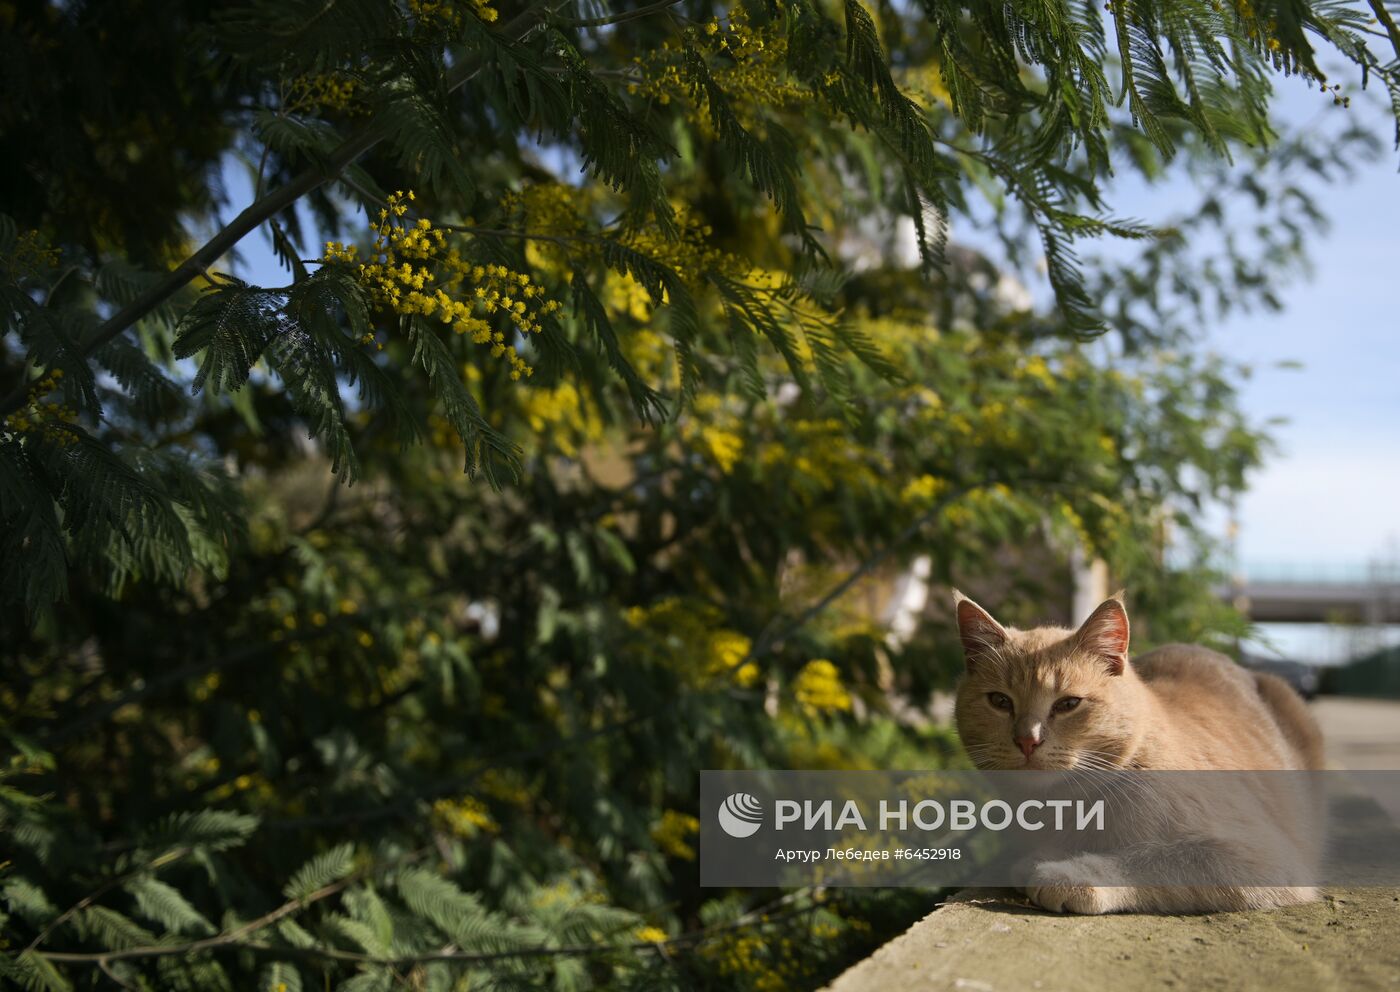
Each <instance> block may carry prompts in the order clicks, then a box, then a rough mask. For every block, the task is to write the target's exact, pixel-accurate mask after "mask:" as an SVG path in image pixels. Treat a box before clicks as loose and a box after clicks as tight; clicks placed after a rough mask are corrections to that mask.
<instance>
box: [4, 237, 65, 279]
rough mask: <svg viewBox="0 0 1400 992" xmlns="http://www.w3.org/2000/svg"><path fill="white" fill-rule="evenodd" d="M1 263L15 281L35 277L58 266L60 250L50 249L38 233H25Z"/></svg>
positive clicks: (18, 238) (16, 240) (17, 239)
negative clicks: (24, 277)
mask: <svg viewBox="0 0 1400 992" xmlns="http://www.w3.org/2000/svg"><path fill="white" fill-rule="evenodd" d="M0 262H2V263H3V265H4V267H5V269H7V270H8V271H9V274H10V276H11V277H12V278H14V279H19V278H21V277H23V276H34V275H38V274H39V273H40V272H42V271H43V270H45V269H52V268H53V267H54V266H56V265H58V249H57V248H50V247H49V245H48V243H47V242H46V241H45V240H44V237H43V235H41V234H40V233H39V232H38V231H25V232H23V233H22V234H20V236H19V237H17V238H16V239H15V244H14V247H13V248H11V249H10V252H9V254H8V255H6V256H5V257H4V258H3V259H0Z"/></svg>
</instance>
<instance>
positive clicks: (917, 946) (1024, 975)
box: [827, 889, 1400, 992]
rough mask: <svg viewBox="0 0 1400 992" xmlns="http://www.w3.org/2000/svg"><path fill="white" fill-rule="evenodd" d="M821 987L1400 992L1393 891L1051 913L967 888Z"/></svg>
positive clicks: (855, 991) (1013, 896)
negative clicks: (1221, 907)
mask: <svg viewBox="0 0 1400 992" xmlns="http://www.w3.org/2000/svg"><path fill="white" fill-rule="evenodd" d="M827 988H828V989H829V992H905V990H909V992H915V990H930V992H932V990H944V989H948V990H957V992H1013V990H1014V992H1020V990H1028V989H1036V990H1044V992H1099V990H1102V992H1110V990H1111V992H1131V990H1136V989H1157V988H1166V989H1183V990H1187V989H1189V990H1192V992H1194V990H1196V989H1220V990H1230V992H1234V990H1240V989H1265V990H1268V992H1282V990H1290V989H1299V990H1308V992H1312V990H1318V989H1339V990H1342V989H1345V990H1352V989H1358V990H1362V989H1385V990H1391V992H1400V891H1397V890H1395V889H1346V890H1336V891H1330V892H1329V894H1328V895H1327V896H1326V897H1325V898H1324V899H1323V900H1322V901H1320V902H1316V903H1313V904H1311V905H1308V906H1295V907H1289V908H1287V909H1279V910H1269V911H1258V912H1249V913H1215V914H1210V915H1205V916H1138V915H1123V916H1059V915H1056V914H1053V913H1046V912H1043V911H1041V910H1038V909H1036V908H1034V907H1032V906H1031V904H1030V903H1029V902H1028V901H1027V900H1026V899H1025V897H1024V896H1021V895H1020V894H1019V893H1016V892H1014V891H1013V890H1010V889H1006V890H1000V889H998V890H968V891H966V892H963V893H959V894H958V895H957V896H955V897H954V898H953V900H951V901H950V902H949V903H948V904H947V905H945V906H943V907H942V908H940V909H938V910H936V911H935V912H933V913H931V914H929V915H928V916H926V917H925V918H924V919H922V920H920V921H919V922H918V923H916V924H914V926H912V927H911V928H910V929H909V930H907V931H906V932H905V933H903V934H902V935H900V936H899V937H896V938H895V939H894V940H892V941H890V942H889V943H888V944H886V945H885V946H884V947H881V948H880V949H879V950H878V951H876V952H875V953H874V954H873V955H872V956H871V957H869V958H867V959H866V960H864V961H862V962H860V963H859V964H857V965H855V966H854V967H852V968H851V969H849V970H848V971H846V972H845V973H844V974H842V975H841V976H840V977H839V978H837V979H836V980H835V981H834V982H832V983H831V985H829V986H828V987H827Z"/></svg>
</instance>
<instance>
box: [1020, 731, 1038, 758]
mask: <svg viewBox="0 0 1400 992" xmlns="http://www.w3.org/2000/svg"><path fill="white" fill-rule="evenodd" d="M1015 740H1016V746H1017V747H1019V748H1020V749H1021V753H1022V754H1024V755H1025V756H1026V760H1027V761H1030V760H1031V752H1032V751H1034V750H1035V749H1036V748H1038V747H1040V745H1041V744H1043V743H1044V740H1043V739H1042V738H1041V737H1040V735H1039V734H1034V735H1028V736H1026V737H1017V738H1015Z"/></svg>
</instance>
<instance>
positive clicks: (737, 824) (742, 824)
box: [719, 792, 763, 837]
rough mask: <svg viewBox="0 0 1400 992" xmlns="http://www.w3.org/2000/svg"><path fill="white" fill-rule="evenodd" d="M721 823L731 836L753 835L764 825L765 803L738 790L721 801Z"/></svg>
mask: <svg viewBox="0 0 1400 992" xmlns="http://www.w3.org/2000/svg"><path fill="white" fill-rule="evenodd" d="M719 825H720V827H722V828H723V829H724V832H725V833H727V834H728V835H729V836H731V837H752V836H753V835H754V834H755V833H757V832H758V828H759V827H761V826H763V804H762V803H760V802H759V801H758V800H757V799H755V798H754V797H753V796H751V795H749V794H748V793H747V792H736V793H734V795H732V796H730V797H729V798H728V799H726V800H725V801H724V802H722V803H720V807H719Z"/></svg>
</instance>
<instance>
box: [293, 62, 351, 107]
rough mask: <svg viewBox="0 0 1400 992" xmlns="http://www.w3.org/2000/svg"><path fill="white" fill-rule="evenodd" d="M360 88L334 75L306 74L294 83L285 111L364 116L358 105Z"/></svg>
mask: <svg viewBox="0 0 1400 992" xmlns="http://www.w3.org/2000/svg"><path fill="white" fill-rule="evenodd" d="M358 86H359V84H358V83H357V82H356V80H355V79H354V78H352V77H350V76H342V75H340V74H338V73H334V72H313V73H307V74H306V75H304V76H299V77H297V79H296V80H294V81H293V82H292V87H291V92H290V94H289V95H288V97H287V102H286V106H285V109H287V110H311V109H320V110H338V111H341V112H343V113H351V114H354V113H363V112H364V109H365V108H364V106H363V105H362V104H361V103H359V102H357V101H356V96H357V91H358Z"/></svg>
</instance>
